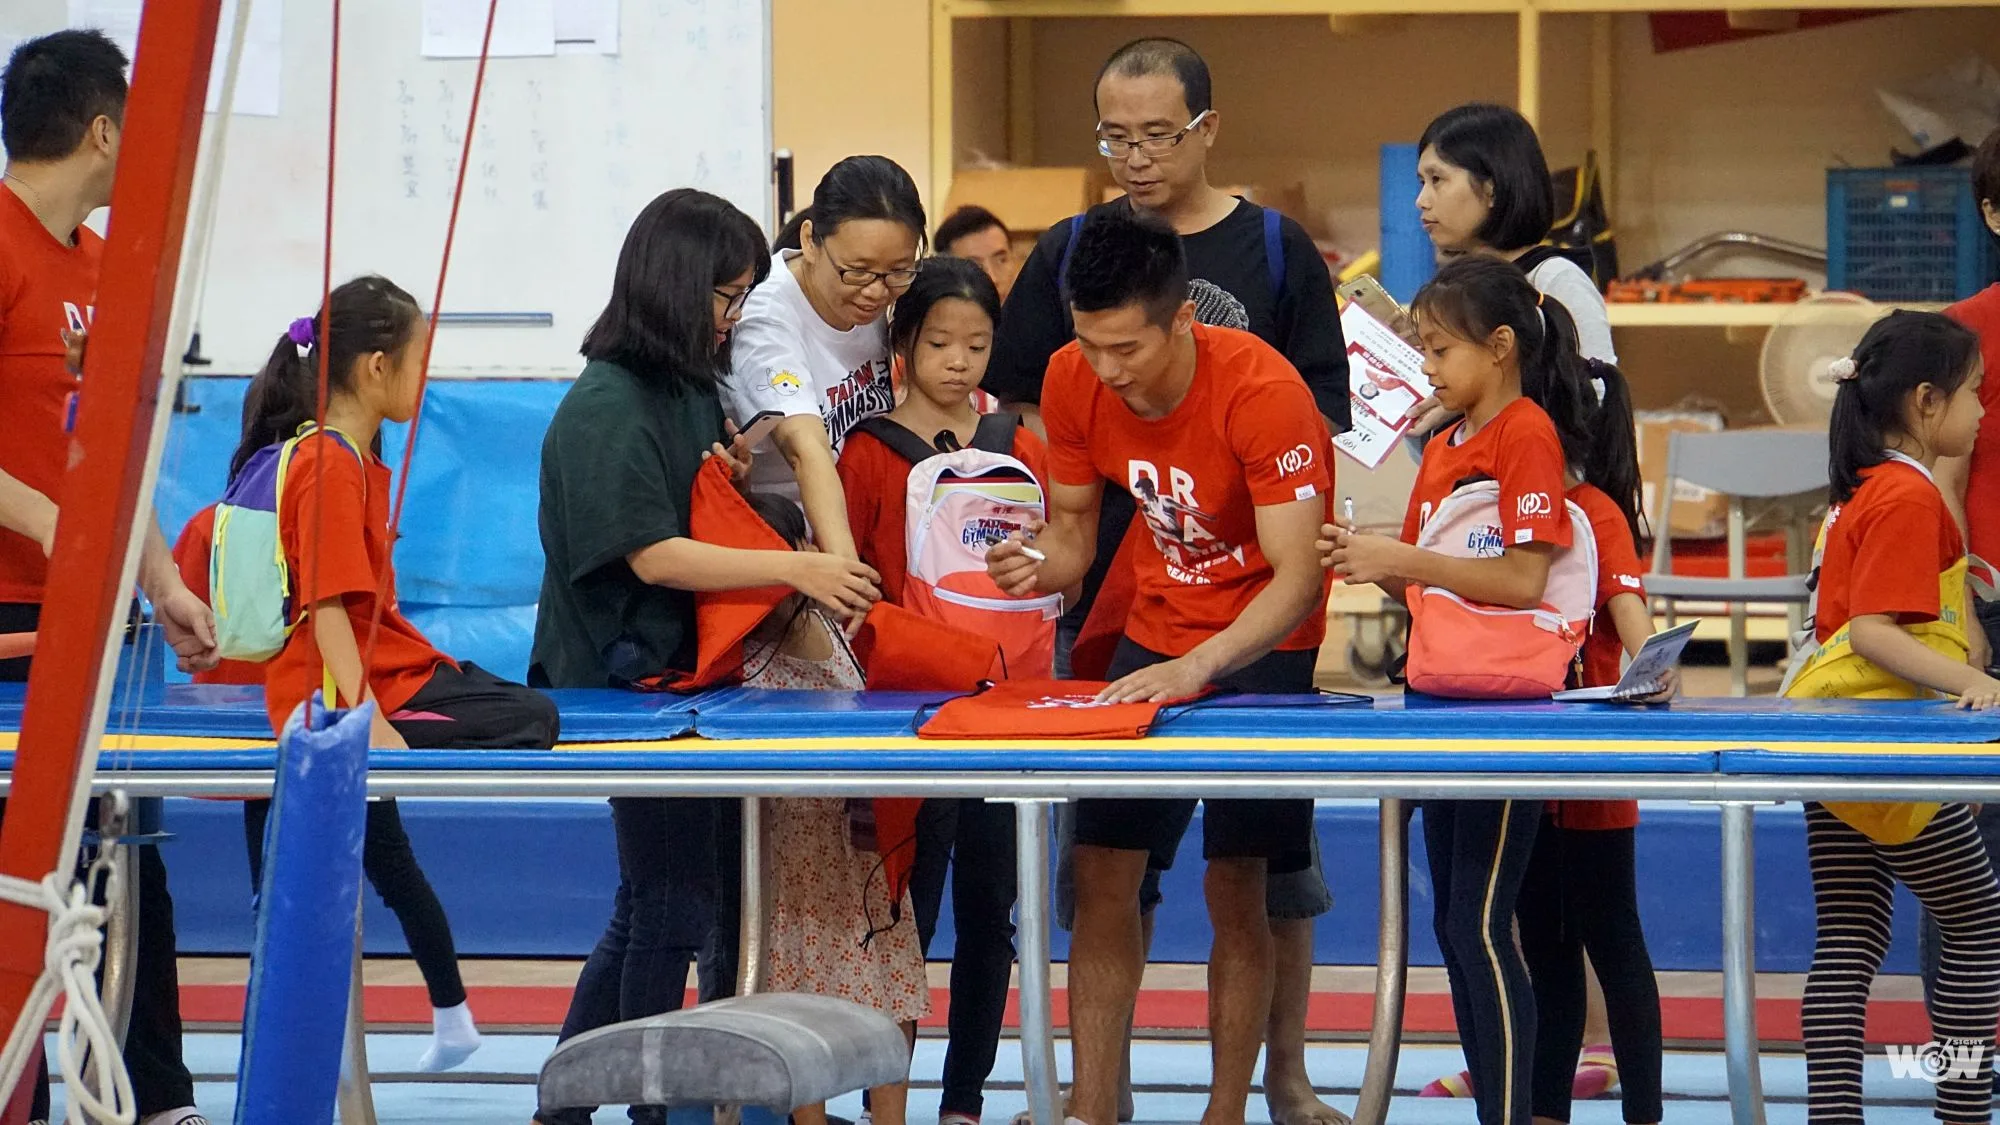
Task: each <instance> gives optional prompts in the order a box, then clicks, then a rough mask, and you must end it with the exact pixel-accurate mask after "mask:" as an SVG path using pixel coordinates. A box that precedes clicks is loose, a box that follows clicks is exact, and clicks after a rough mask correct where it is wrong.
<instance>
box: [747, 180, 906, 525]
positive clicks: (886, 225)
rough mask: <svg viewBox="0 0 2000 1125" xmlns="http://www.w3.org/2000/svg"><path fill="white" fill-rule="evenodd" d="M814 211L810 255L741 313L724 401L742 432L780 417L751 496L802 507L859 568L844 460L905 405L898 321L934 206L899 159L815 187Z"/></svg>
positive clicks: (781, 257)
mask: <svg viewBox="0 0 2000 1125" xmlns="http://www.w3.org/2000/svg"><path fill="white" fill-rule="evenodd" d="M811 213H812V217H811V218H809V219H807V220H806V221H805V223H804V224H802V225H801V227H800V228H799V235H800V239H799V241H800V248H799V249H797V250H780V251H778V252H777V254H775V255H774V256H773V257H772V259H771V276H770V279H769V280H768V281H765V282H764V283H763V284H761V285H759V286H757V287H756V288H755V289H754V290H752V291H751V292H750V294H749V296H748V299H747V300H745V302H744V304H743V321H742V323H741V324H740V325H739V326H738V327H737V329H736V340H735V350H734V352H733V353H732V355H731V357H730V373H729V378H728V380H727V382H726V384H725V387H724V400H725V403H726V405H727V406H728V407H729V412H730V415H731V416H732V417H733V418H735V420H736V422H737V424H738V425H740V426H745V427H748V426H749V425H750V424H751V421H752V419H754V418H756V417H757V416H759V415H763V414H778V415H781V416H782V420H781V421H780V422H779V423H778V426H777V429H776V430H775V431H773V433H772V435H771V440H770V442H769V445H768V446H767V447H766V448H761V449H759V450H757V451H756V452H757V456H756V459H755V465H754V468H753V469H752V470H751V474H750V484H751V487H752V488H753V489H755V490H756V491H759V492H779V493H783V494H785V495H787V496H790V497H791V498H793V499H795V500H797V501H798V502H799V504H800V506H802V507H803V508H804V509H805V513H806V521H807V522H808V523H809V524H810V525H811V526H812V533H813V540H814V542H815V543H816V544H817V545H818V547H819V549H820V550H822V551H826V552H828V553H831V554H834V555H838V556H840V557H842V558H846V559H858V558H859V554H858V553H857V552H856V550H855V547H854V534H853V532H852V531H851V530H850V529H849V528H848V525H847V503H846V500H845V497H844V494H843V493H842V491H841V486H840V473H839V471H838V470H837V469H836V468H835V462H836V460H837V458H838V456H839V453H840V447H841V444H842V443H843V442H844V441H845V440H846V438H847V433H848V431H849V430H852V429H853V428H854V426H855V424H856V423H858V422H860V421H861V420H862V419H864V418H872V417H874V416H875V415H877V414H887V413H888V412H889V410H890V408H891V407H893V406H895V405H896V399H895V391H894V389H893V384H892V383H891V381H890V367H891V360H890V353H889V323H888V313H889V306H890V305H892V304H894V303H895V301H896V298H897V297H898V296H900V295H901V294H902V292H903V290H905V289H908V288H909V287H910V283H911V282H913V281H915V280H916V277H917V260H918V259H919V258H921V257H922V256H923V252H924V230H925V222H924V205H923V203H922V201H921V200H919V199H918V198H917V185H916V184H915V183H914V182H913V181H912V180H911V179H910V174H909V173H908V172H905V171H903V169H902V168H900V167H898V166H897V165H896V163H895V162H894V161H892V160H890V159H888V158H887V157H882V156H850V157H848V158H847V159H845V160H843V161H841V162H840V163H838V164H836V165H834V166H833V167H832V168H831V169H830V170H828V172H827V174H826V175H825V176H824V177H822V178H821V179H820V181H819V186H818V187H816V188H814V189H813V198H812V212H811ZM773 447H774V448H773Z"/></svg>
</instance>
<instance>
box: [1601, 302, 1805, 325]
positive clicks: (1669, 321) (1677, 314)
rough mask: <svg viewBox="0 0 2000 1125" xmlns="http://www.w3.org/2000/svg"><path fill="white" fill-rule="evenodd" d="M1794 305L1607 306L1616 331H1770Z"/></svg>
mask: <svg viewBox="0 0 2000 1125" xmlns="http://www.w3.org/2000/svg"><path fill="white" fill-rule="evenodd" d="M1789 308H1791V306H1790V305H1785V304H1775V303H1774V304H1762V305H1725V304H1702V305H1638V304H1618V303H1612V304H1609V305H1606V306H1604V309H1605V312H1606V314H1608V315H1609V317H1610V319H1611V327H1613V328H1769V327H1770V326H1771V325H1773V324H1776V323H1778V319H1779V318H1780V317H1782V316H1784V315H1785V312H1786V310H1787V309H1789Z"/></svg>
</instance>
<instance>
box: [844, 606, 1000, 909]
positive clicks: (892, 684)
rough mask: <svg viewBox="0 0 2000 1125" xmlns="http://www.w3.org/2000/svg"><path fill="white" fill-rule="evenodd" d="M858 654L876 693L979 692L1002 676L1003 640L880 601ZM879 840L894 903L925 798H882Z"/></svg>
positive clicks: (864, 627)
mask: <svg viewBox="0 0 2000 1125" xmlns="http://www.w3.org/2000/svg"><path fill="white" fill-rule="evenodd" d="M854 656H855V659H856V660H858V661H859V662H860V663H861V667H862V669H863V672H864V674H865V675H866V676H867V683H868V690H870V691H977V690H979V685H981V684H983V683H985V682H987V681H988V680H991V679H994V678H996V677H998V676H1000V675H1001V673H1002V669H1003V667H1004V662H1003V661H1002V660H1001V657H1000V645H999V642H997V641H994V640H992V639H991V638H989V637H982V636H980V635H979V634H977V633H973V632H970V631H968V630H965V629H961V628H959V627H958V626H956V625H948V624H946V623H945V622H942V621H937V620H934V619H932V618H929V617H923V616H920V615H918V614H915V613H912V612H910V611H909V610H907V609H904V608H903V607H902V606H899V605H894V604H892V603H890V602H876V603H875V606H874V608H872V609H870V610H869V611H868V616H867V617H866V618H865V619H864V620H863V621H862V622H861V629H860V631H859V632H858V633H856V634H855V636H854ZM874 806H875V843H876V850H877V852H878V853H879V854H880V855H881V856H882V873H883V876H884V877H885V878H886V879H888V881H889V901H890V902H891V903H897V904H900V903H901V902H902V901H903V891H904V889H905V888H907V887H908V886H909V881H910V871H911V868H912V866H913V865H914V864H915V862H916V841H917V813H918V811H919V810H921V809H922V808H923V807H924V802H923V800H922V799H921V798H910V797H877V798H876V799H875V801H874Z"/></svg>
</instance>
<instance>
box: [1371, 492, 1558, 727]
mask: <svg viewBox="0 0 2000 1125" xmlns="http://www.w3.org/2000/svg"><path fill="white" fill-rule="evenodd" d="M1557 499H1558V500H1559V501H1560V502H1561V503H1563V504H1565V505H1567V506H1568V508H1569V525H1570V545H1569V546H1568V547H1566V548H1563V549H1561V550H1558V551H1557V552H1556V554H1555V558H1554V560H1553V561H1552V562H1551V564H1550V566H1549V584H1548V589H1546V590H1545V591H1543V593H1542V604H1541V605H1540V606H1539V607H1537V608H1535V609H1511V608H1508V607H1506V606H1495V605H1483V604H1481V603H1479V602H1473V601H1468V600H1466V599H1465V598H1462V597H1459V596H1458V595H1457V594H1454V593H1452V592H1451V591H1450V590H1445V589H1440V588H1439V587H1436V586H1422V587H1412V588H1411V590H1410V595H1409V603H1410V650H1409V661H1408V663H1407V664H1406V665H1405V667H1404V676H1405V678H1406V679H1407V680H1408V682H1409V685H1410V687H1412V688H1414V689H1416V690H1417V691H1420V692H1423V693H1425V694H1427V695H1440V696H1445V697H1448V698H1452V699H1547V698H1548V697H1549V696H1550V695H1552V694H1553V693H1555V692H1558V691H1561V690H1562V689H1563V688H1564V687H1565V686H1567V683H1568V679H1569V673H1570V666H1571V665H1572V664H1573V663H1575V661H1576V655H1577V652H1578V650H1580V649H1581V648H1582V647H1583V640H1584V637H1585V636H1586V635H1587V634H1588V633H1589V632H1590V620H1591V617H1592V616H1593V615H1594V614H1595V612H1596V608H1597V537H1596V536H1595V535H1593V534H1592V533H1591V530H1590V517H1589V516H1588V515H1587V514H1585V512H1584V510H1583V509H1582V508H1580V507H1578V506H1577V505H1576V504H1574V503H1572V502H1570V501H1568V500H1566V499H1563V498H1561V497H1557ZM1500 528H1501V520H1500V486H1499V485H1498V484H1497V483H1495V482H1493V481H1490V480H1483V481H1474V482H1473V483H1470V484H1464V485H1460V486H1459V487H1458V488H1457V489H1456V490H1455V491H1453V492H1452V494H1451V495H1450V496H1447V497H1445V498H1444V500H1443V502H1442V503H1440V504H1439V505H1438V506H1437V510H1436V511H1434V512H1432V513H1431V516H1430V519H1429V520H1428V521H1426V522H1425V524H1424V527H1423V530H1422V531H1421V532H1419V533H1418V534H1417V546H1419V547H1422V548H1423V549H1425V550H1427V551H1436V552H1437V553H1438V554H1441V555H1448V556H1450V557H1452V558H1460V559H1483V558H1497V557H1499V555H1500V553H1501V552H1502V551H1505V550H1506V549H1507V544H1506V543H1505V542H1504V536H1503V535H1502V533H1501V530H1500Z"/></svg>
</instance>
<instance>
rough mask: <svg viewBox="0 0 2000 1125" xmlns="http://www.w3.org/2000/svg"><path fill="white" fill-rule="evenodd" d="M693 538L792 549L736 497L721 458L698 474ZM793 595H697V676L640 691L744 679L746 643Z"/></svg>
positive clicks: (691, 508)
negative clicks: (746, 639)
mask: <svg viewBox="0 0 2000 1125" xmlns="http://www.w3.org/2000/svg"><path fill="white" fill-rule="evenodd" d="M688 537H689V538H691V539H694V540H697V541H699V542H702V543H713V544H715V545H716V546H718V547H738V548H742V549H745V550H752V551H789V550H791V549H792V545H791V544H790V543H787V542H785V539H784V537H783V536H781V535H779V534H778V533H777V532H776V531H774V530H772V529H771V525H770V524H768V523H765V522H764V517H762V516H760V515H758V514H757V509H755V508H752V507H751V506H750V502H749V501H748V500H745V499H744V498H743V494H742V493H740V492H738V491H736V482H735V480H734V478H732V477H731V476H730V471H729V463H728V462H727V461H725V460H723V459H722V458H720V457H711V458H709V459H708V460H707V461H704V462H703V463H702V466H701V470H700V471H699V472H697V473H696V474H695V477H694V496H693V499H692V500H690V501H689V504H688ZM791 594H792V588H791V587H790V586H760V587H757V588H755V589H750V590H717V591H704V592H702V593H698V594H696V595H695V598H694V627H695V650H694V651H695V667H694V671H692V672H687V673H682V672H668V673H667V674H666V675H664V676H659V677H655V678H653V679H650V680H647V681H644V682H642V683H640V684H637V685H635V686H637V687H640V688H642V689H645V690H649V691H660V690H664V691H683V692H692V691H700V690H701V689H703V688H707V687H714V686H715V685H716V684H720V683H724V682H726V681H729V680H733V679H737V678H739V677H741V676H742V674H743V640H744V638H745V637H748V636H749V635H750V633H751V631H752V630H754V629H756V628H757V625H758V623H759V622H762V621H763V620H764V618H766V617H768V616H770V614H771V611H772V610H775V609H777V608H778V603H780V602H782V601H784V600H785V599H786V598H788V597H790V596H791Z"/></svg>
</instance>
